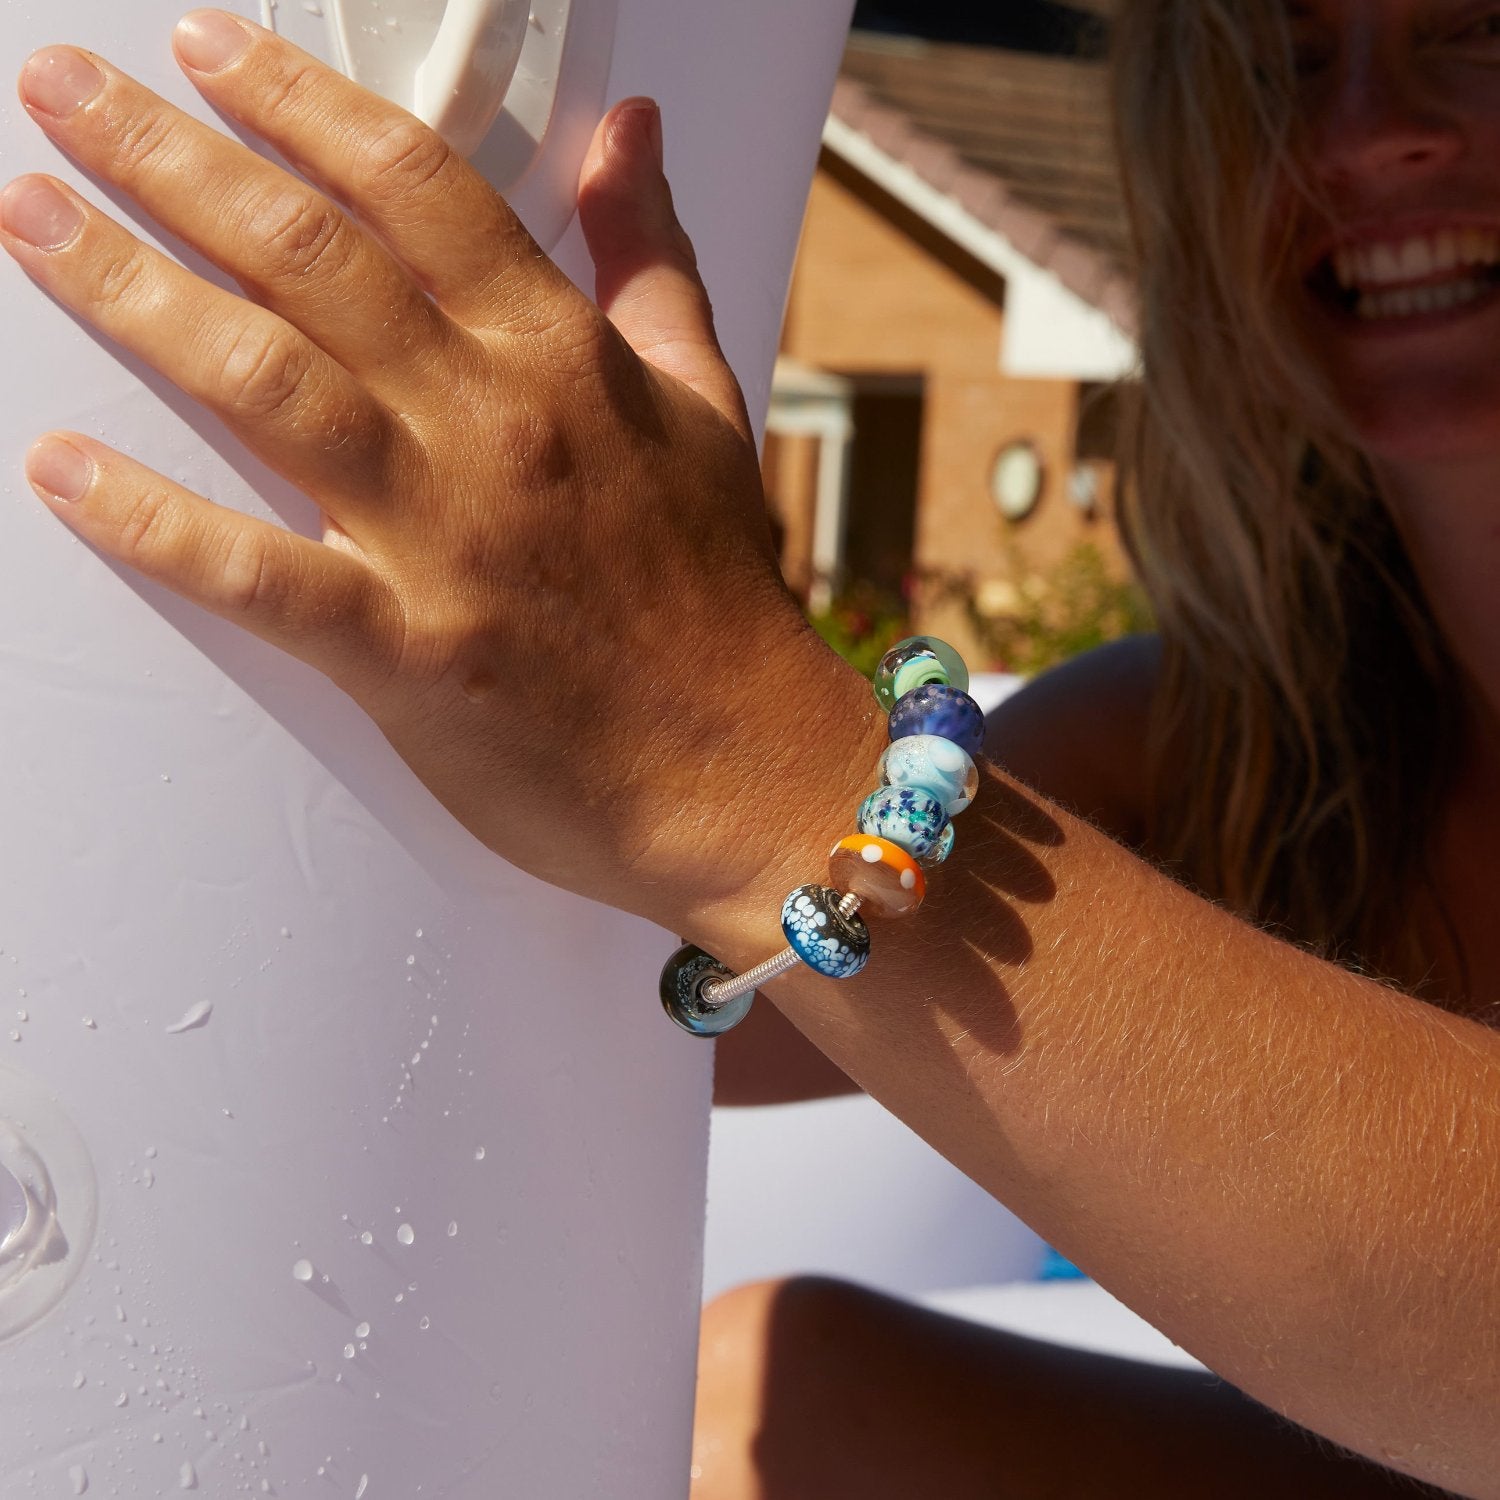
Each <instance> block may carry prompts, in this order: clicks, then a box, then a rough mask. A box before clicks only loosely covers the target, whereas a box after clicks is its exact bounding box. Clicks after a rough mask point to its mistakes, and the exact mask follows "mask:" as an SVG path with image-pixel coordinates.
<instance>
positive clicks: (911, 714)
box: [891, 682, 984, 755]
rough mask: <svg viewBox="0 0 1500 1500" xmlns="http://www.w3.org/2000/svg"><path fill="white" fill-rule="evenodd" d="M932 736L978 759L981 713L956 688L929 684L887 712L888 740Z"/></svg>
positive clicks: (980, 742) (978, 707) (965, 694)
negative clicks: (888, 716) (889, 719)
mask: <svg viewBox="0 0 1500 1500" xmlns="http://www.w3.org/2000/svg"><path fill="white" fill-rule="evenodd" d="M914 734H935V735H937V736H938V738H939V739H944V740H952V741H953V743H954V744H955V745H958V746H959V747H960V748H962V749H964V750H967V751H968V753H969V754H970V755H978V754H979V752H980V750H981V749H983V748H984V710H983V709H982V708H980V706H979V705H978V704H977V703H976V702H975V701H974V700H973V699H972V698H971V697H970V696H969V695H968V694H967V693H961V692H960V691H959V690H958V689H957V688H951V687H944V686H943V685H942V684H941V683H936V682H930V683H928V684H927V686H925V687H919V688H916V689H914V690H913V691H912V692H910V693H908V694H907V695H906V696H905V697H904V698H903V699H902V700H901V701H900V702H899V703H898V704H897V705H896V706H895V707H894V708H893V709H892V710H891V738H892V739H893V740H904V739H908V738H910V736H912V735H914Z"/></svg>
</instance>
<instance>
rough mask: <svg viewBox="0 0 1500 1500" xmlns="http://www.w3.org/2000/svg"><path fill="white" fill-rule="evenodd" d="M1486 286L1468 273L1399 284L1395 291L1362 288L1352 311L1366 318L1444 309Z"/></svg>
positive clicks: (1478, 293)
mask: <svg viewBox="0 0 1500 1500" xmlns="http://www.w3.org/2000/svg"><path fill="white" fill-rule="evenodd" d="M1488 290H1489V286H1488V283H1486V282H1483V281H1479V280H1477V279H1476V278H1474V277H1472V276H1470V277H1465V278H1464V279H1463V280H1462V281H1444V282H1439V283H1438V284H1437V285H1436V286H1409V287H1400V288H1398V289H1397V290H1395V291H1386V292H1364V293H1362V294H1361V296H1360V299H1359V302H1358V303H1357V304H1356V306H1355V312H1357V313H1358V314H1359V316H1360V317H1361V318H1364V319H1366V320H1367V321H1369V320H1373V319H1376V318H1411V317H1417V316H1419V315H1420V314H1422V313H1435V312H1446V311H1447V310H1448V309H1449V308H1450V307H1461V306H1462V305H1463V304H1464V303H1466V302H1473V301H1474V300H1475V298H1477V297H1482V296H1483V295H1484V293H1485V292H1486V291H1488Z"/></svg>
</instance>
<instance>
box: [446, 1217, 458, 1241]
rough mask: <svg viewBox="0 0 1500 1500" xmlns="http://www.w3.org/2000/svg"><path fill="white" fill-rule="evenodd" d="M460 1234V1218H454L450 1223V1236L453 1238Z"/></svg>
mask: <svg viewBox="0 0 1500 1500" xmlns="http://www.w3.org/2000/svg"><path fill="white" fill-rule="evenodd" d="M457 1234H458V1220H457V1219H454V1220H452V1221H451V1222H450V1223H449V1225H448V1238H449V1239H450V1240H451V1239H453V1238H454V1237H455V1236H456V1235H457Z"/></svg>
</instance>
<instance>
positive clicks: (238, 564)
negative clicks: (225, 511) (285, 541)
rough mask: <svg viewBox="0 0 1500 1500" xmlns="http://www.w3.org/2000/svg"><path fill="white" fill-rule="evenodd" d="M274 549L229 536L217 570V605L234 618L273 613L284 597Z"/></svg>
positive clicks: (257, 539) (243, 535)
mask: <svg viewBox="0 0 1500 1500" xmlns="http://www.w3.org/2000/svg"><path fill="white" fill-rule="evenodd" d="M275 551H276V549H275V547H274V546H273V545H272V544H271V543H270V542H269V541H268V540H267V539H266V538H264V537H262V536H257V535H255V534H252V533H247V532H237V533H234V534H232V535H231V536H230V538H229V540H228V544H227V546H226V548H225V551H224V557H223V561H222V563H221V564H220V567H219V587H218V594H219V599H220V602H221V603H222V604H223V605H224V606H225V607H226V608H228V609H229V610H231V611H233V612H234V613H235V614H242V615H251V614H268V613H273V612H274V611H275V609H276V606H277V604H278V602H279V601H280V600H281V599H282V598H283V597H284V596H285V588H284V585H283V583H282V576H281V570H280V569H278V568H277V566H276V563H277V561H278V559H277V558H276V556H275Z"/></svg>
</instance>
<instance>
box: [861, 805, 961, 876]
mask: <svg viewBox="0 0 1500 1500" xmlns="http://www.w3.org/2000/svg"><path fill="white" fill-rule="evenodd" d="M947 826H948V814H947V813H946V812H944V811H943V804H942V803H941V802H940V801H939V800H938V799H937V798H936V797H934V796H933V795H932V793H931V792H928V791H924V790H923V789H922V788H921V787H919V786H883V787H881V788H880V790H879V791H878V792H871V793H870V795H869V796H868V797H866V798H865V800H864V801H863V802H862V803H861V804H860V808H859V831H860V832H861V833H868V834H870V835H871V836H873V837H874V838H877V839H888V840H889V841H890V842H891V843H893V844H895V845H897V846H898V847H900V848H902V849H905V850H906V852H907V853H908V854H909V855H911V857H912V858H913V859H914V860H916V861H917V862H918V863H919V864H920V863H921V860H922V856H923V855H924V854H926V853H927V852H928V851H929V850H930V849H931V848H932V847H933V846H934V845H935V844H936V843H937V841H938V839H939V838H941V837H942V833H943V829H944V828H946V827H947Z"/></svg>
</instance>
